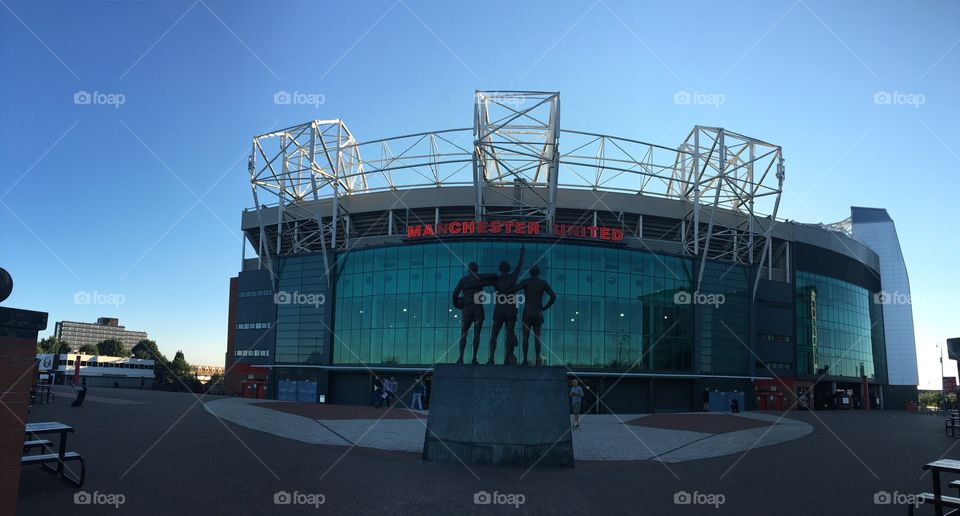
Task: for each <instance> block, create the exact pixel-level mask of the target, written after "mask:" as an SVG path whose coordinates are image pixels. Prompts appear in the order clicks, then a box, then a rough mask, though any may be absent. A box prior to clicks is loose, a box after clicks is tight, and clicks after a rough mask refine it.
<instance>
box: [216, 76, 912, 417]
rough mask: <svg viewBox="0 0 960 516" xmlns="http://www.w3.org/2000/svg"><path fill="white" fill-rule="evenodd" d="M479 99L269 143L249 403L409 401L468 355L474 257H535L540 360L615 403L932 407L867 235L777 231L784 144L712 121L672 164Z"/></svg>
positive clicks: (250, 329) (234, 384) (275, 136)
mask: <svg viewBox="0 0 960 516" xmlns="http://www.w3.org/2000/svg"><path fill="white" fill-rule="evenodd" d="M474 100H475V102H474V125H473V127H472V128H465V129H450V130H441V131H432V132H425V133H418V134H413V135H406V136H400V137H394V138H387V139H381V140H371V141H365V142H358V141H357V140H356V139H354V137H353V135H352V134H351V133H350V131H349V130H348V129H347V126H346V124H345V123H344V122H343V121H342V120H317V121H313V122H309V123H306V124H301V125H297V126H293V127H290V128H287V129H284V130H280V131H275V132H271V133H268V134H264V135H261V136H258V137H255V138H254V140H253V149H252V153H251V157H250V161H249V171H250V180H251V187H252V193H253V201H254V207H253V208H250V209H247V210H245V211H244V212H243V216H242V229H243V232H244V235H245V239H246V241H245V245H244V257H243V261H242V263H243V266H242V270H241V271H240V272H239V274H238V275H237V277H236V278H233V279H232V280H231V289H230V320H229V324H230V327H229V330H228V332H229V333H228V353H227V363H226V368H227V371H228V373H227V390H228V392H231V393H238V392H242V393H243V394H244V395H248V396H249V395H256V396H263V397H269V398H280V399H305V400H316V401H324V402H330V403H368V402H369V401H370V397H371V393H372V391H373V382H374V375H380V376H395V377H396V378H397V380H398V381H399V382H400V388H401V391H405V390H406V389H407V388H408V387H409V386H410V385H412V382H413V380H414V379H415V378H416V377H417V376H419V375H422V374H424V373H429V371H430V370H431V368H432V367H433V365H434V364H436V363H446V362H454V361H455V360H456V359H457V356H458V351H459V349H458V345H457V343H458V338H459V336H460V319H459V317H460V311H459V310H457V309H456V308H455V307H454V306H453V303H452V300H451V292H452V291H453V288H454V286H455V285H456V283H457V281H458V280H459V279H460V278H461V277H462V276H463V275H464V274H465V273H466V268H467V267H466V264H467V263H469V262H477V263H478V264H479V265H480V270H481V272H495V271H496V267H497V264H498V263H499V262H500V261H502V260H505V261H508V262H510V263H511V264H513V263H514V262H515V261H516V258H517V254H518V251H519V247H520V245H521V244H523V245H524V247H525V249H526V258H525V260H524V262H525V263H524V270H525V272H524V274H523V275H521V279H522V278H523V277H525V276H526V269H527V268H528V267H529V266H531V265H534V264H536V265H538V266H539V267H540V269H541V271H542V272H541V277H542V278H544V279H545V280H547V281H548V282H549V283H550V284H551V285H552V286H553V289H554V290H555V291H556V293H557V295H558V300H557V302H556V304H555V305H554V306H553V307H552V308H550V309H549V310H548V311H547V312H546V313H545V322H544V326H543V345H544V346H543V353H542V355H543V360H544V361H545V362H546V363H547V364H549V365H561V366H566V367H567V368H568V369H569V370H570V375H571V376H574V375H575V376H576V377H578V378H580V379H581V380H582V381H584V382H585V383H586V385H587V386H588V387H589V394H588V400H587V401H588V402H590V403H589V405H588V406H593V407H594V410H596V411H599V412H607V411H616V412H657V411H680V410H691V409H694V408H699V406H700V403H701V394H702V392H703V390H704V389H710V390H717V391H726V392H732V391H739V392H741V393H746V399H747V403H748V405H749V406H750V407H754V408H789V407H793V406H797V405H799V404H805V405H808V406H811V407H816V408H830V407H838V406H839V407H842V408H846V407H862V406H864V405H866V404H867V403H869V405H870V406H871V407H872V408H878V407H886V408H901V407H902V406H903V403H904V402H905V401H906V400H908V399H916V383H913V385H912V386H911V385H904V384H903V382H902V381H900V383H899V384H893V385H891V382H890V381H889V378H890V374H889V373H888V369H890V367H888V362H889V361H891V360H897V361H901V360H906V359H907V358H908V357H907V356H906V354H905V353H904V352H903V349H905V347H907V346H906V344H904V341H903V340H900V341H898V344H897V346H896V347H894V348H891V346H890V345H889V344H888V340H887V338H886V337H885V332H884V316H885V315H886V314H887V312H886V311H885V310H884V306H885V305H884V304H883V303H882V302H878V294H880V298H882V293H883V288H884V286H885V285H884V281H885V278H886V277H885V276H883V275H882V274H881V271H882V270H883V265H884V264H883V263H881V256H880V255H878V253H877V252H875V251H874V250H872V249H871V248H870V247H869V246H868V245H867V244H866V243H864V241H861V240H860V239H858V238H855V237H854V234H853V232H852V228H851V227H850V226H851V225H850V224H835V225H822V224H800V223H796V222H789V221H782V220H779V219H777V209H778V207H779V202H780V196H781V193H782V192H783V184H784V179H785V170H784V160H783V156H782V151H781V148H780V147H779V146H777V145H773V144H770V143H767V142H764V141H762V140H759V139H756V138H751V137H747V136H744V135H741V134H738V133H734V132H731V131H728V130H726V129H723V128H713V127H702V126H697V127H694V128H693V130H692V131H691V132H690V133H689V135H688V137H687V138H686V139H685V140H684V142H682V143H681V144H680V145H679V146H677V147H675V148H670V147H664V146H659V145H656V144H651V143H645V142H642V141H638V140H632V139H628V138H620V137H614V136H609V135H602V134H594V133H586V132H581V131H570V130H562V129H560V96H559V94H558V93H553V92H487V91H478V92H477V93H476V96H475V99H474ZM884 213H885V212H884ZM847 222H849V221H847ZM894 236H895V234H894ZM884 241H885V242H887V243H889V238H887V239H886V240H884ZM247 245H249V247H250V248H252V249H254V250H255V256H253V257H248V256H246V249H247ZM897 253H899V247H897ZM901 266H902V256H901V258H900V262H899V265H897V267H901ZM901 268H902V267H901ZM897 270H900V269H897ZM903 272H904V274H905V269H903ZM900 287H904V285H902V284H898V285H897V288H900ZM905 288H908V286H907V287H905ZM907 294H909V293H907ZM486 317H487V321H486V324H485V325H484V327H483V333H482V337H481V351H480V358H481V361H485V360H486V358H487V355H486V354H487V349H488V347H487V346H488V340H489V332H490V328H489V322H490V320H491V317H492V309H491V307H487V315H486ZM517 332H518V335H519V334H520V328H519V324H518V328H517ZM503 339H504V336H503V334H502V333H501V336H500V344H499V345H498V347H497V349H498V356H497V357H496V360H497V363H502V362H503V354H504V351H503V350H504V344H503ZM912 342H913V341H912V335H911V336H910V345H911V346H912ZM531 349H532V345H531ZM468 356H469V344H468ZM911 367H912V369H913V371H914V373H913V374H914V375H915V374H916V358H915V355H914V357H913V363H912V365H911V364H903V363H898V364H897V365H896V367H895V368H893V370H895V371H898V373H897V374H900V373H899V371H901V370H903V371H909V369H910V368H911ZM907 383H910V382H909V381H907ZM864 389H866V392H867V393H868V394H867V396H866V397H865V396H864ZM597 398H599V401H600V403H593V402H595V401H598V399H597Z"/></svg>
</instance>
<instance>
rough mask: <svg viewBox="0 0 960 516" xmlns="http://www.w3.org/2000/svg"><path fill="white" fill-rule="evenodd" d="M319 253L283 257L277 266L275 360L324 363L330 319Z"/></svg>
mask: <svg viewBox="0 0 960 516" xmlns="http://www.w3.org/2000/svg"><path fill="white" fill-rule="evenodd" d="M326 267H327V265H326V263H325V262H324V259H323V254H321V253H316V254H310V255H305V256H292V257H288V258H283V259H282V260H281V261H280V263H279V266H278V272H279V274H278V276H279V278H280V279H279V285H278V288H277V293H276V295H275V296H274V303H275V304H276V307H277V323H276V325H275V329H276V334H277V335H276V342H277V344H276V350H275V351H274V362H275V363H278V364H326V363H328V361H329V359H328V356H327V350H328V349H329V347H328V346H329V343H328V339H329V336H330V320H329V315H328V313H327V306H328V305H327V300H328V299H330V296H329V295H328V290H329V289H328V287H327V277H326V270H327V269H326Z"/></svg>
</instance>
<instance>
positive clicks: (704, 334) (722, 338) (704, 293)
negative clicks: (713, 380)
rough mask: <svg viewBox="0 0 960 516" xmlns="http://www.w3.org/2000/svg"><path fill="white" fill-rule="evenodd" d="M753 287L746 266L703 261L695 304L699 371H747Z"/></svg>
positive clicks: (738, 372)
mask: <svg viewBox="0 0 960 516" xmlns="http://www.w3.org/2000/svg"><path fill="white" fill-rule="evenodd" d="M752 287H753V283H752V281H751V274H750V270H749V269H747V268H746V267H742V266H739V265H731V264H729V263H717V262H711V261H708V262H707V263H706V265H705V267H704V270H703V284H702V285H700V293H699V294H700V295H699V296H698V297H699V298H700V301H699V302H698V304H697V308H696V309H697V351H698V352H699V358H700V360H699V362H700V372H701V373H705V374H748V373H749V364H750V361H751V357H752V354H751V352H750V349H749V347H748V346H749V345H750V302H751V294H752V291H751V288H752Z"/></svg>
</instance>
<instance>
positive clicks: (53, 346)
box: [37, 335, 70, 354]
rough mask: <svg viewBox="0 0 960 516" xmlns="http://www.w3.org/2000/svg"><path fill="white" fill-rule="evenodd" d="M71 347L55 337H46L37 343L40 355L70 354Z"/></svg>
mask: <svg viewBox="0 0 960 516" xmlns="http://www.w3.org/2000/svg"><path fill="white" fill-rule="evenodd" d="M69 352H70V345H69V344H67V343H66V342H64V341H62V340H60V339H58V338H56V337H54V336H53V335H51V336H49V337H45V338H43V339H41V340H40V342H37V353H40V354H51V353H69Z"/></svg>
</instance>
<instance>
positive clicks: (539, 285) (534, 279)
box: [513, 265, 557, 366]
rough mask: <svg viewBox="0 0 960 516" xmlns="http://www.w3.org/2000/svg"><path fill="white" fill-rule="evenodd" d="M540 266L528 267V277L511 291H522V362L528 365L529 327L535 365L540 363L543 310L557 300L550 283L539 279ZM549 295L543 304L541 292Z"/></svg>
mask: <svg viewBox="0 0 960 516" xmlns="http://www.w3.org/2000/svg"><path fill="white" fill-rule="evenodd" d="M539 276H540V267H537V266H536V265H534V266H533V267H530V277H529V278H527V279H525V280H523V281H521V282H520V284H519V285H517V286H516V287H514V288H513V292H518V291H521V290H522V291H523V297H524V300H523V318H522V323H523V363H522V364H521V365H524V366H526V365H529V362H528V360H527V350H528V349H529V339H530V329H531V328H532V329H533V337H534V352H535V353H536V356H537V358H536V362H535V364H536V365H538V366H539V365H542V363H543V362H542V360H541V357H540V347H541V341H540V329H541V328H542V327H543V311H544V310H546V309H548V308H550V307H551V306H553V303H554V302H555V301H556V300H557V294H556V293H554V292H553V289H552V288H550V284H549V283H547V282H546V281H544V280H543V279H541V278H540V277H539ZM544 293H546V294H547V295H548V296H550V300H549V301H547V304H545V305H544V304H543V294H544Z"/></svg>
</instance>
